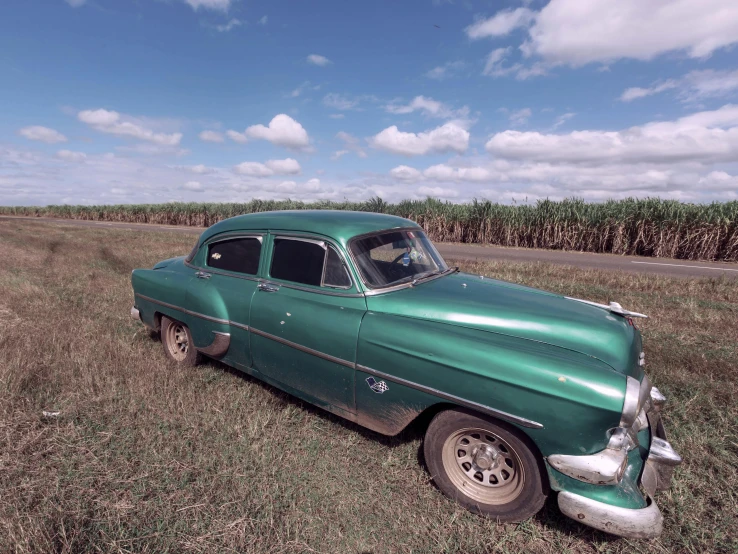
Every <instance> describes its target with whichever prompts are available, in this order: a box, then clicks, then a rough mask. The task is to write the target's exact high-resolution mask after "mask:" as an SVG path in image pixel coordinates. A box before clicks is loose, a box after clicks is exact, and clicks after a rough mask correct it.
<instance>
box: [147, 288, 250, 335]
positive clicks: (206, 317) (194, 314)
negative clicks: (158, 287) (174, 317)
mask: <svg viewBox="0 0 738 554" xmlns="http://www.w3.org/2000/svg"><path fill="white" fill-rule="evenodd" d="M136 296H138V297H139V298H141V299H142V300H148V301H149V302H153V303H154V304H159V305H160V306H164V307H166V308H171V309H173V310H177V311H178V312H182V313H183V314H187V315H193V316H195V317H199V318H200V319H205V320H207V321H212V322H213V323H221V324H223V325H231V324H232V322H231V321H229V320H227V319H220V318H217V317H212V316H209V315H205V314H201V313H198V312H193V311H192V310H186V309H184V308H180V307H179V306H175V305H174V304H169V303H168V302H162V301H161V300H156V299H154V298H150V297H148V296H144V295H143V294H139V293H136ZM236 326H237V327H243V328H245V329H247V330H248V326H247V325H243V324H237V325H236Z"/></svg>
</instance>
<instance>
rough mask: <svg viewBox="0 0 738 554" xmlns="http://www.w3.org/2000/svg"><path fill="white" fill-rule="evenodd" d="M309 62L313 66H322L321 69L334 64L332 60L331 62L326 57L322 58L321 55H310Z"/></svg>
mask: <svg viewBox="0 0 738 554" xmlns="http://www.w3.org/2000/svg"><path fill="white" fill-rule="evenodd" d="M307 62H308V63H309V64H312V65H318V66H320V67H325V66H326V65H330V64H332V63H333V62H332V61H330V60H329V59H328V58H326V57H325V56H321V55H319V54H310V55H309V56H308V57H307Z"/></svg>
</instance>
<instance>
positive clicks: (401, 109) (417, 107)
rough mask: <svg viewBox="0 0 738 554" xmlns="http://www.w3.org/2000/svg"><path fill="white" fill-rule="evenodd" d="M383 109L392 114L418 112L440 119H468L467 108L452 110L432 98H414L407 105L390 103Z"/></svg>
mask: <svg viewBox="0 0 738 554" xmlns="http://www.w3.org/2000/svg"><path fill="white" fill-rule="evenodd" d="M384 109H385V111H387V112H389V113H392V114H409V113H413V112H416V111H420V112H422V113H424V114H426V115H429V116H431V117H439V118H442V119H450V118H466V117H469V108H468V107H467V106H464V107H462V108H460V109H458V110H454V109H452V108H450V107H448V106H447V105H446V104H444V103H443V102H439V101H438V100H433V98H427V97H425V96H416V97H415V98H413V99H412V100H411V101H410V103H409V104H397V103H390V104H387V105H386V106H385V107H384Z"/></svg>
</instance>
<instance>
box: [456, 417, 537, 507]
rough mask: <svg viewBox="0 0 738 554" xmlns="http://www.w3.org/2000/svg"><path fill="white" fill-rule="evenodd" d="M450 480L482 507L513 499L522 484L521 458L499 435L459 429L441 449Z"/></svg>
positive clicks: (520, 489)
mask: <svg viewBox="0 0 738 554" xmlns="http://www.w3.org/2000/svg"><path fill="white" fill-rule="evenodd" d="M443 450H444V451H443V463H444V467H445V469H446V473H447V474H448V476H449V478H450V479H451V481H452V482H453V483H454V485H456V487H457V488H458V489H459V490H461V491H462V492H463V493H464V494H466V495H468V496H470V497H472V498H473V499H475V500H477V501H479V502H483V503H485V504H504V503H507V502H510V501H512V500H514V499H515V498H516V497H517V496H518V495H519V494H520V492H521V491H522V488H523V484H524V482H525V479H524V477H525V476H524V472H523V468H522V465H521V463H520V458H519V457H518V454H517V453H516V452H515V450H514V449H513V448H512V447H511V446H510V445H509V444H508V443H507V442H506V441H504V440H502V439H501V438H500V437H499V436H497V435H495V434H494V433H492V432H490V431H486V430H484V429H462V430H460V431H457V432H456V433H454V434H453V435H451V436H450V437H449V438H448V439H447V440H446V442H445V443H444V447H443Z"/></svg>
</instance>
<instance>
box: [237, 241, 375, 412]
mask: <svg viewBox="0 0 738 554" xmlns="http://www.w3.org/2000/svg"><path fill="white" fill-rule="evenodd" d="M270 243H271V244H270V253H269V258H268V260H267V261H266V264H265V268H264V270H263V271H264V274H265V275H267V276H268V278H267V279H266V280H265V281H264V282H263V283H261V284H260V285H259V288H258V290H257V292H256V293H255V294H254V299H253V302H252V306H251V348H252V355H253V361H254V367H255V368H256V369H257V370H258V371H260V372H261V373H263V374H264V375H265V376H266V377H268V378H270V379H273V380H274V381H276V382H277V383H279V384H281V385H284V386H286V387H287V388H289V389H292V390H291V391H290V392H294V393H295V394H297V395H298V396H301V397H303V398H305V399H306V400H308V401H310V402H313V403H315V404H318V405H322V406H324V407H328V406H331V407H334V408H337V410H334V411H338V412H340V411H348V412H352V413H353V412H354V364H355V362H356V342H357V338H358V334H359V326H360V325H361V319H362V317H363V316H364V313H365V312H366V300H365V298H364V296H363V294H361V293H360V292H359V290H358V289H357V287H356V284H355V281H354V278H353V276H352V274H351V272H350V270H349V269H348V266H347V264H346V262H345V259H344V257H343V255H342V254H341V253H340V250H339V249H338V248H337V247H336V246H335V245H333V244H331V243H330V242H328V241H326V240H323V239H321V238H316V237H306V236H295V235H276V236H271V238H270Z"/></svg>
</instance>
